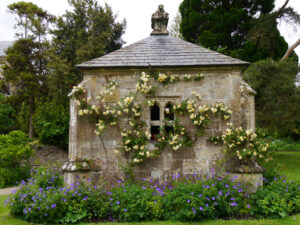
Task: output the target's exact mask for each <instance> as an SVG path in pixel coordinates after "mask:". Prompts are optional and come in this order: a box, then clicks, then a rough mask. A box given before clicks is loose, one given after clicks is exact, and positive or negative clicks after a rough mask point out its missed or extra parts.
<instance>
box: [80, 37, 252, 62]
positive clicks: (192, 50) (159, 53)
mask: <svg viewBox="0 0 300 225" xmlns="http://www.w3.org/2000/svg"><path fill="white" fill-rule="evenodd" d="M248 64H249V63H248V62H244V61H241V60H238V59H234V58H231V57H229V56H226V55H223V54H220V53H217V52H215V51H211V50H208V49H206V48H203V47H200V46H198V45H194V44H191V43H189V42H186V41H184V40H182V39H179V38H175V37H172V36H169V35H151V36H149V37H147V38H145V39H143V40H141V41H138V42H136V43H134V44H131V45H129V46H127V47H124V48H122V49H119V50H117V51H114V52H111V53H109V54H107V55H104V56H102V57H100V58H96V59H93V60H90V61H88V62H84V63H82V64H79V65H77V67H79V68H109V67H149V66H152V67H180V66H201V67H202V66H234V65H238V66H246V65H248Z"/></svg>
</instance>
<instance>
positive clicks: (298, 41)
mask: <svg viewBox="0 0 300 225" xmlns="http://www.w3.org/2000/svg"><path fill="white" fill-rule="evenodd" d="M298 45H300V38H299V39H298V40H297V41H296V42H295V43H294V44H293V45H292V46H291V47H289V48H288V50H287V51H286V53H285V54H284V56H283V57H282V59H281V60H280V61H283V60H285V59H287V58H288V57H289V56H290V54H291V53H292V52H293V50H294V49H295V48H297V47H298Z"/></svg>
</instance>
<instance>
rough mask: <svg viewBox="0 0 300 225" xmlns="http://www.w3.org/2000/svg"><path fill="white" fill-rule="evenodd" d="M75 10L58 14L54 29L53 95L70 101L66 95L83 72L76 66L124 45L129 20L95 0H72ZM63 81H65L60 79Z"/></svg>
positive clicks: (70, 0)
mask: <svg viewBox="0 0 300 225" xmlns="http://www.w3.org/2000/svg"><path fill="white" fill-rule="evenodd" d="M69 3H70V5H71V6H72V7H73V11H67V12H66V13H65V14H64V15H63V16H61V17H59V18H58V20H57V23H56V28H55V29H54V30H53V31H52V34H53V35H54V37H53V42H52V43H53V54H51V64H50V65H49V67H50V68H51V71H52V73H51V81H50V86H51V87H54V89H53V92H52V93H53V94H54V95H55V94H59V96H60V97H62V98H63V99H64V100H65V101H68V99H67V94H68V92H70V90H71V88H72V87H73V86H74V85H76V84H78V82H80V80H81V79H82V75H81V73H80V72H79V70H78V69H77V68H76V67H75V65H77V64H79V63H82V62H84V61H87V60H91V59H93V58H97V57H100V56H103V55H104V54H107V53H109V52H112V51H114V50H117V49H119V48H121V47H122V45H123V43H124V41H123V40H122V35H123V34H124V32H125V27H126V21H125V20H123V21H122V22H116V16H115V15H113V12H112V9H111V8H110V7H109V6H108V5H107V4H106V5H105V7H101V6H100V5H98V3H97V1H95V0H87V1H82V0H69ZM61 81H62V82H61Z"/></svg>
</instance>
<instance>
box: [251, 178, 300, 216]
mask: <svg viewBox="0 0 300 225" xmlns="http://www.w3.org/2000/svg"><path fill="white" fill-rule="evenodd" d="M269 182H270V181H269ZM251 202H252V210H251V212H250V214H251V215H255V216H257V217H271V218H279V217H287V216H288V215H290V214H291V213H296V212H300V183H299V182H298V183H296V182H292V181H289V182H287V181H286V180H285V179H284V178H282V177H279V178H276V177H274V180H273V181H272V182H270V184H269V185H267V186H266V187H264V188H262V189H260V190H258V191H257V192H256V194H255V195H254V196H253V198H252V200H251Z"/></svg>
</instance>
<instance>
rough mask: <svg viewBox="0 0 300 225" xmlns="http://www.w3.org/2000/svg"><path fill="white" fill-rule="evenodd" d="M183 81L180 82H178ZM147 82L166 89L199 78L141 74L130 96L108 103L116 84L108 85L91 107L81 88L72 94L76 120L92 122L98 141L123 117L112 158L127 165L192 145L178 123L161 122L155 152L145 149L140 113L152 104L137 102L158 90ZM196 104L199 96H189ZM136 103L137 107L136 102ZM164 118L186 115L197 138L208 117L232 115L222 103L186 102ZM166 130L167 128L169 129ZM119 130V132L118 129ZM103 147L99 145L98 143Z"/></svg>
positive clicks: (146, 137)
mask: <svg viewBox="0 0 300 225" xmlns="http://www.w3.org/2000/svg"><path fill="white" fill-rule="evenodd" d="M182 77H183V78H182ZM151 79H154V81H157V83H158V85H161V84H163V85H167V84H169V83H175V82H178V81H180V80H181V79H183V80H202V79H203V75H202V74H196V75H187V74H186V75H184V76H179V75H169V74H163V73H155V72H152V73H150V74H147V73H145V72H142V73H141V75H140V76H139V78H138V80H137V83H136V86H135V87H136V90H135V91H134V92H130V94H129V95H127V96H125V97H123V98H121V99H120V100H119V101H118V102H117V103H108V102H107V101H106V99H107V98H108V97H109V96H112V95H114V91H115V90H116V88H117V86H118V84H117V83H116V82H115V81H113V80H112V81H108V85H107V86H106V87H104V89H103V90H102V91H101V92H100V95H99V96H97V98H96V101H97V102H96V104H95V101H94V104H93V103H92V98H91V97H87V96H86V93H87V92H86V91H85V89H84V88H83V87H80V88H78V87H75V88H74V93H75V95H74V96H75V98H76V99H77V100H76V103H77V105H78V107H79V111H78V115H79V116H89V117H91V118H93V119H94V120H95V121H96V129H95V133H96V135H98V136H99V137H100V138H101V134H102V133H103V131H104V130H105V128H107V127H108V126H118V122H119V119H120V118H121V117H123V118H126V117H127V123H126V124H127V125H126V130H122V131H121V135H122V145H121V146H119V148H117V149H114V152H115V153H116V154H119V153H120V151H122V152H124V153H125V154H126V155H127V156H130V157H131V159H132V160H131V162H130V164H132V165H133V164H134V163H141V162H143V161H144V160H146V159H148V158H153V157H156V156H158V155H159V154H161V151H162V150H163V149H164V148H165V147H167V146H170V148H171V149H173V150H174V151H178V150H179V149H183V148H185V147H190V146H191V145H192V141H191V138H190V137H189V136H188V135H187V132H186V129H185V128H184V127H183V126H182V125H181V124H180V121H179V120H175V121H173V123H171V124H170V123H169V122H168V121H165V126H162V127H160V133H159V134H158V135H156V137H154V138H155V140H156V142H155V148H154V149H149V147H147V145H148V142H149V140H150V139H151V135H150V134H149V131H148V130H149V128H148V127H146V122H145V121H142V120H141V113H142V111H143V109H144V108H145V107H149V106H153V105H154V101H153V100H145V101H141V100H140V99H141V97H142V96H141V95H145V94H151V95H154V94H155V91H156V90H157V89H158V86H151V85H150V82H151ZM192 94H193V96H194V97H195V98H196V100H197V101H200V100H201V96H200V95H199V94H196V93H194V92H193V93H192ZM138 99H139V103H137V100H138ZM165 113H166V114H170V113H172V114H173V113H179V114H183V113H187V114H188V116H189V118H190V119H191V120H192V122H193V124H194V125H195V126H197V128H198V129H199V132H198V134H199V135H202V134H203V133H204V128H205V125H207V124H208V123H209V122H210V120H211V118H212V117H217V116H219V115H221V116H222V118H223V119H224V120H227V119H228V118H229V117H230V115H231V113H232V111H231V110H230V109H229V108H228V107H226V106H225V105H224V104H223V103H220V102H218V103H216V104H215V105H214V106H208V105H202V106H201V105H200V106H198V105H197V104H196V101H195V100H193V99H187V100H185V101H183V102H182V103H181V104H179V105H177V106H176V105H175V106H174V108H166V109H165ZM170 127H171V129H169V130H168V128H170ZM120 130H121V129H120ZM167 130H168V131H167ZM102 143H103V141H102Z"/></svg>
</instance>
